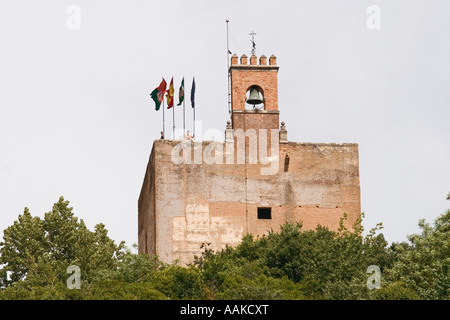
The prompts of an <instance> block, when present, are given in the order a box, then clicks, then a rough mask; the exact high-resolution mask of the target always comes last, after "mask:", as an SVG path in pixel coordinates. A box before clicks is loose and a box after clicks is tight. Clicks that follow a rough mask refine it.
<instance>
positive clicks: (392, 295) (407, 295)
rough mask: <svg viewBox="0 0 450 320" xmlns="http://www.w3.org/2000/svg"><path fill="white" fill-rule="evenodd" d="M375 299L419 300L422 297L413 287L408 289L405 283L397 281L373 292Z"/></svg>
mask: <svg viewBox="0 0 450 320" xmlns="http://www.w3.org/2000/svg"><path fill="white" fill-rule="evenodd" d="M371 298H372V299H374V300H419V299H420V297H419V296H418V295H417V294H416V293H415V292H414V291H413V290H411V289H408V288H407V287H406V286H405V284H404V283H402V282H400V281H396V282H393V283H389V284H387V286H382V287H381V288H380V289H378V290H374V292H373V293H372V294H371Z"/></svg>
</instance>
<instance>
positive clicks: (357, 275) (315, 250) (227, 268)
mask: <svg viewBox="0 0 450 320" xmlns="http://www.w3.org/2000/svg"><path fill="white" fill-rule="evenodd" d="M363 216H364V214H362V215H361V219H359V220H358V221H356V223H355V224H354V225H353V230H352V231H350V230H348V229H347V228H346V227H345V226H346V224H345V220H346V215H344V216H343V218H342V219H341V221H340V226H339V228H338V229H337V230H336V231H331V230H329V229H328V228H325V227H322V226H318V227H317V228H316V229H315V230H303V229H302V225H301V224H289V223H287V224H285V225H283V226H281V229H280V231H279V232H274V231H273V230H271V231H270V232H268V233H267V235H264V236H260V237H254V236H253V235H251V234H248V235H245V236H244V237H243V239H242V242H241V243H240V244H239V245H238V246H236V247H229V246H227V247H225V248H224V249H223V250H221V251H219V252H214V251H213V250H211V249H210V248H209V245H208V244H204V246H203V252H202V254H201V255H200V256H196V257H195V258H194V262H193V263H192V264H190V265H188V266H180V265H177V264H176V263H175V264H165V263H162V262H161V261H159V259H158V258H157V257H150V256H148V255H145V254H135V253H132V252H131V251H130V250H129V249H127V248H126V247H125V245H124V243H123V242H122V243H120V244H119V245H116V244H115V243H114V241H113V240H111V239H110V238H109V237H108V232H107V230H106V228H105V226H104V225H103V224H98V225H96V226H95V229H94V231H90V230H88V229H87V227H86V225H85V224H84V222H83V220H79V219H78V218H77V217H75V216H74V214H73V212H72V208H71V207H69V203H68V201H64V199H63V198H62V197H61V198H60V199H59V201H58V202H57V203H55V205H54V206H53V208H52V210H51V211H50V212H48V213H46V214H45V216H44V218H43V219H41V218H38V217H33V216H31V214H30V212H29V210H28V209H27V208H25V210H24V213H23V214H22V215H19V217H18V219H17V221H15V222H14V223H13V225H11V226H10V227H8V228H6V229H5V230H4V236H3V241H2V242H0V300H2V299H14V300H17V299H27V300H33V299H36V300H43V299H45V300H54V299H57V300H80V299H85V300H92V299H94V300H136V299H139V300H143V299H144V300H166V299H231V300H240V299H245V300H274V299H275V300H278V299H289V300H299V299H300V300H301V299H337V300H345V299H354V300H357V299H375V300H415V299H450V211H447V212H446V213H445V214H443V215H441V216H439V217H438V218H437V219H436V220H435V222H434V225H432V226H431V225H429V224H428V223H425V221H423V220H421V221H420V222H419V226H420V228H421V230H422V232H421V233H420V234H414V235H411V236H409V237H408V240H409V242H401V243H393V244H392V245H390V246H388V243H387V241H386V240H385V238H384V236H383V234H381V233H379V231H380V230H381V229H382V225H381V224H377V225H376V226H375V228H373V229H371V230H369V232H368V233H367V235H365V236H363V232H364V230H363V228H362V218H363ZM69 265H77V266H79V267H80V269H81V270H82V272H81V275H82V284H81V289H72V290H71V289H69V288H67V285H66V280H67V278H68V276H69V275H68V274H67V273H66V270H67V267H68V266H69ZM370 265H376V266H378V267H379V268H380V270H381V288H380V289H374V290H370V289H369V288H368V287H367V280H368V277H369V274H367V273H366V270H367V267H368V266H370Z"/></svg>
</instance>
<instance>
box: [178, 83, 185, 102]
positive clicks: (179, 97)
mask: <svg viewBox="0 0 450 320" xmlns="http://www.w3.org/2000/svg"><path fill="white" fill-rule="evenodd" d="M178 99H179V101H180V102H179V103H178V104H177V106H180V105H181V104H182V103H183V100H184V77H183V80H181V86H180V91H179V93H178Z"/></svg>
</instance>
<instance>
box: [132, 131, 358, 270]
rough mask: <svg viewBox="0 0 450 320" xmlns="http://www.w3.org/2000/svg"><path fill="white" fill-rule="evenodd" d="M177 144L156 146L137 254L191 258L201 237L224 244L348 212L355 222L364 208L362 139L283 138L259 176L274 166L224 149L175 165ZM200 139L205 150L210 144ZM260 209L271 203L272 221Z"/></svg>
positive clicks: (330, 221)
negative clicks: (213, 156) (238, 159)
mask: <svg viewBox="0 0 450 320" xmlns="http://www.w3.org/2000/svg"><path fill="white" fill-rule="evenodd" d="M179 143H180V141H171V140H156V141H155V143H154V145H153V149H152V156H151V158H150V162H151V163H152V164H151V165H150V164H149V166H148V168H147V173H146V177H145V179H144V185H143V188H142V192H141V196H140V199H139V252H146V253H156V254H158V255H159V256H160V258H161V259H162V260H163V261H166V262H172V261H174V260H175V259H180V260H181V262H183V263H188V262H191V261H192V259H193V257H194V255H195V254H196V255H199V254H200V253H201V249H200V246H201V244H202V243H211V247H212V248H213V249H215V250H219V249H221V248H223V247H224V246H225V245H226V244H230V245H237V244H238V243H239V242H240V240H241V238H242V236H243V235H245V234H246V233H252V234H254V235H262V234H264V233H266V232H267V231H268V230H269V229H273V230H275V231H278V230H279V228H280V225H282V224H284V223H285V222H296V221H302V222H303V226H304V228H305V229H314V228H315V227H316V226H317V225H318V224H320V225H323V226H327V227H330V228H331V229H333V230H336V229H337V228H338V226H339V220H340V218H341V217H342V215H343V213H344V212H346V213H347V214H348V220H347V222H346V226H347V227H349V228H351V226H352V225H353V223H354V222H355V221H356V219H357V218H358V216H359V214H360V187H359V169H358V167H359V165H358V146H357V144H328V143H295V142H288V143H281V144H280V146H279V150H280V154H279V156H280V162H279V168H278V172H277V174H274V175H261V168H263V167H268V166H269V165H263V164H261V163H258V164H249V163H248V162H247V163H244V164H236V163H234V164H226V161H225V155H221V156H223V157H224V158H223V159H224V160H223V164H215V163H213V164H205V163H204V162H203V163H202V164H192V163H191V164H185V163H181V164H175V163H174V162H173V161H172V158H171V153H172V149H173V147H174V146H176V145H177V144H179ZM187 143H188V144H189V145H192V146H193V145H194V142H193V141H189V142H187ZM197 144H198V145H199V146H200V145H201V148H202V150H204V149H205V147H206V146H208V145H209V144H210V142H203V143H198V142H197ZM219 144H220V143H219ZM220 145H222V146H223V144H220ZM225 151H226V150H225V149H224V152H225ZM193 153H194V152H193V151H192V153H191V154H190V156H191V157H192V159H193ZM286 154H287V155H288V156H289V159H290V160H289V166H285V163H284V158H285V156H286ZM258 207H271V208H272V219H270V220H269V219H268V220H261V219H258V218H257V208H258Z"/></svg>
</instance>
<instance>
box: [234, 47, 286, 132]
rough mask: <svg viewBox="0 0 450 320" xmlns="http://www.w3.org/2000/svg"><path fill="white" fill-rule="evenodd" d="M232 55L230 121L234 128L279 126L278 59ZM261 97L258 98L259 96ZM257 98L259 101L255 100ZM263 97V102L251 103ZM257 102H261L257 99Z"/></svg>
mask: <svg viewBox="0 0 450 320" xmlns="http://www.w3.org/2000/svg"><path fill="white" fill-rule="evenodd" d="M257 60H258V59H257V56H256V55H255V54H252V55H251V56H250V64H248V58H247V56H246V55H245V54H243V55H242V56H241V58H240V63H239V62H238V56H237V55H236V54H233V56H232V57H231V66H230V70H229V71H230V76H231V123H232V128H233V129H243V130H244V132H245V130H247V129H255V130H258V129H267V130H268V132H270V129H279V113H280V112H279V110H278V69H279V67H278V66H277V58H276V57H275V56H274V55H272V56H271V57H270V58H269V63H268V64H267V57H266V56H264V55H262V56H260V58H259V63H257V62H258V61H257ZM258 97H259V99H258ZM255 98H256V100H255ZM257 100H260V101H261V103H257V104H252V103H254V102H255V101H257ZM257 102H258V101H257Z"/></svg>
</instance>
